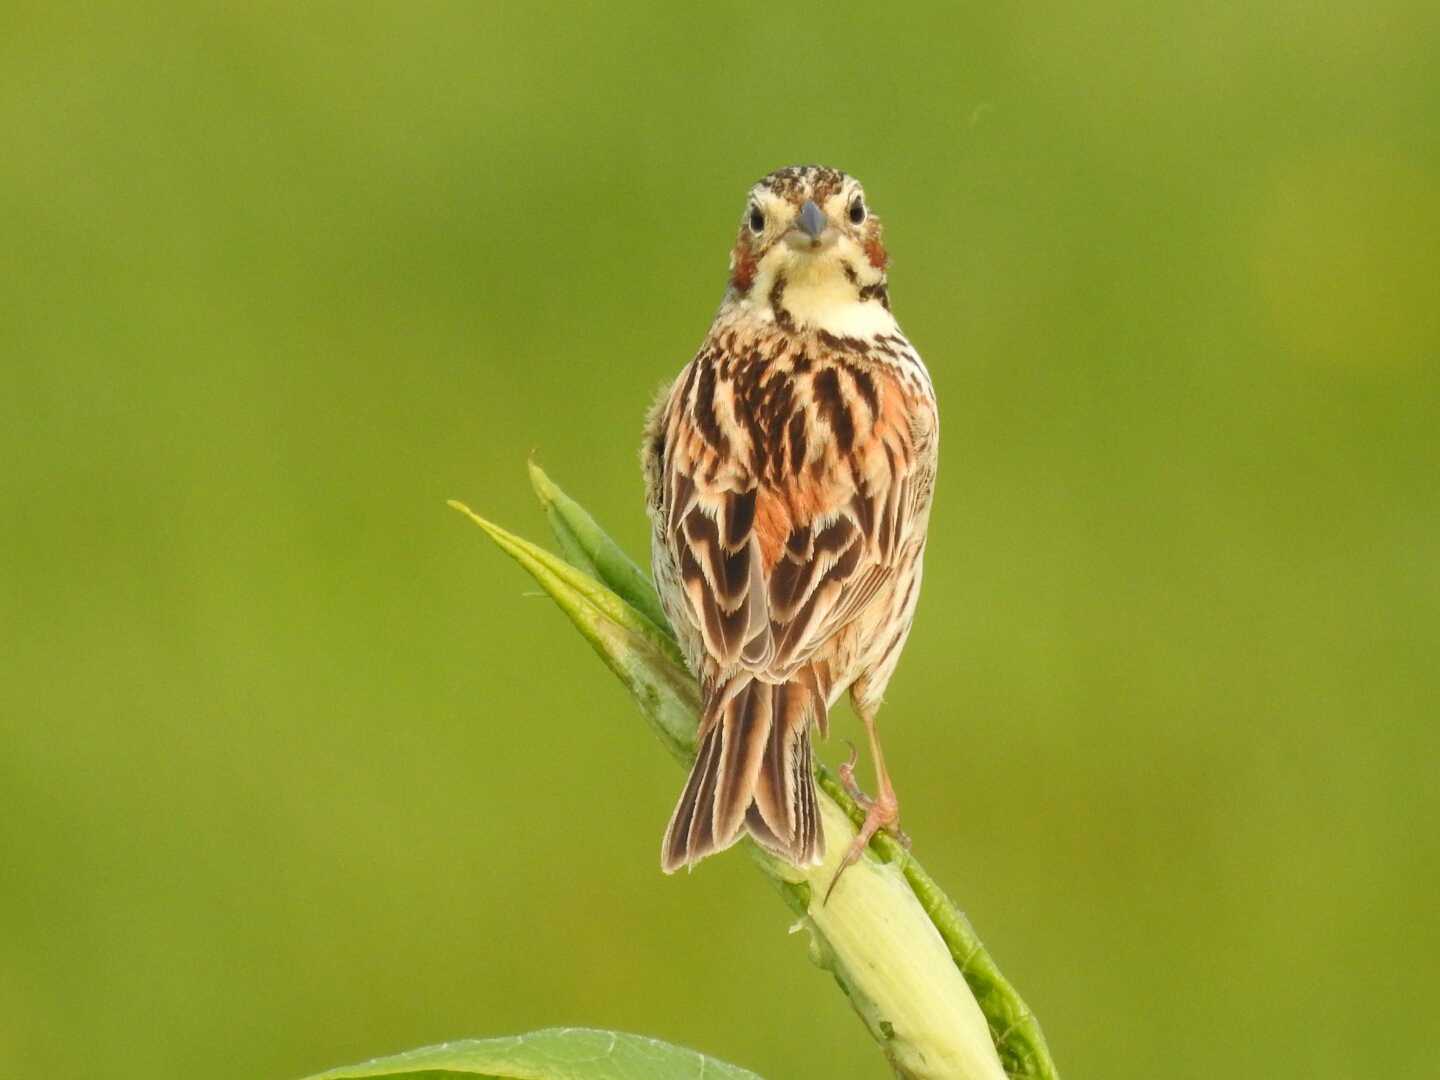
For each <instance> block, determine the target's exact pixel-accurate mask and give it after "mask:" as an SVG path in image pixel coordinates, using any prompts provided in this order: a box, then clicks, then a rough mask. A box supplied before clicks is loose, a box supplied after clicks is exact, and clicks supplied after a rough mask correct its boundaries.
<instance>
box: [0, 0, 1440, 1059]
mask: <svg viewBox="0 0 1440 1080" xmlns="http://www.w3.org/2000/svg"><path fill="white" fill-rule="evenodd" d="M79 8H80V6H79V5H61V6H59V7H58V8H56V7H52V6H51V5H48V4H35V3H14V2H12V3H10V4H7V5H6V8H5V12H4V14H3V16H0V135H3V143H4V146H3V152H0V452H3V470H0V515H3V516H0V632H3V659H0V738H3V745H0V800H3V803H0V1075H4V1076H7V1077H10V1076H13V1077H29V1076H81V1075H87V1076H88V1075H97V1076H113V1077H119V1078H129V1077H136V1078H138V1077H158V1076H207V1077H219V1078H250V1077H289V1076H296V1075H299V1074H302V1073H306V1072H309V1071H311V1070H316V1069H319V1068H321V1067H322V1066H327V1065H332V1064H339V1063H343V1062H347V1061H353V1060H358V1059H361V1058H365V1057H369V1056H371V1055H373V1054H377V1053H381V1052H386V1051H392V1050H398V1049H402V1048H406V1047H409V1046H414V1045H419V1044H422V1043H427V1042H437V1041H441V1040H444V1039H448V1038H454V1037H458V1036H464V1035H481V1034H498V1033H506V1032H514V1031H520V1030H524V1029H528V1028H533V1027H539V1026H545V1025H551V1024H593V1025H604V1026H613V1027H619V1028H624V1029H630V1030H635V1031H639V1032H644V1033H648V1034H653V1035H657V1036H661V1037H664V1038H668V1039H672V1040H676V1041H679V1042H683V1043H686V1044H691V1045H694V1046H696V1047H698V1048H701V1049H704V1050H707V1051H710V1052H712V1053H715V1054H717V1055H719V1056H722V1057H725V1058H728V1059H730V1060H733V1061H735V1062H737V1063H740V1064H743V1065H747V1066H749V1067H751V1068H754V1069H756V1070H758V1071H760V1072H762V1073H764V1074H765V1075H766V1076H767V1077H770V1078H775V1080H778V1078H782V1077H784V1078H789V1077H839V1078H849V1077H861V1078H879V1077H882V1076H884V1075H885V1068H884V1066H883V1063H882V1059H881V1058H880V1056H879V1054H878V1053H877V1052H876V1051H875V1049H874V1048H873V1047H872V1046H871V1045H870V1044H869V1042H868V1040H867V1038H866V1037H865V1035H864V1034H863V1032H862V1029H861V1027H860V1025H859V1024H858V1023H856V1022H855V1020H854V1018H853V1017H852V1016H851V1015H850V1014H849V1012H848V1006H847V1005H846V1004H845V1003H844V1000H843V998H842V997H841V995H840V994H838V993H837V992H835V989H834V987H833V986H831V985H830V984H829V981H828V979H826V978H825V977H823V976H822V975H820V974H819V973H818V972H817V971H816V970H815V969H814V968H812V967H811V966H810V965H809V964H808V963H807V961H806V959H805V946H804V942H803V941H802V940H801V938H800V937H799V936H796V937H787V936H786V933H785V929H786V925H787V923H788V921H789V917H788V913H787V912H786V911H785V910H784V908H783V907H782V906H781V905H780V904H779V903H778V902H777V900H776V898H775V897H774V896H773V895H772V894H771V893H770V891H769V889H768V887H767V886H766V885H765V884H764V883H763V882H762V881H761V879H760V878H759V877H758V876H757V875H756V874H755V873H754V872H753V870H752V869H751V868H750V866H749V865H748V864H747V860H746V859H745V858H744V857H743V855H739V854H737V855H734V856H731V857H725V858H719V859H715V860H713V861H711V862H708V863H706V864H705V865H704V866H703V867H702V868H701V869H700V871H698V872H697V873H695V874H693V875H691V876H688V877H686V876H682V877H679V878H675V879H668V878H664V877H662V876H661V875H660V873H659V870H658V867H657V858H658V856H657V852H658V845H659V839H660V833H661V830H662V828H663V826H664V823H665V820H666V818H667V816H668V814H669V812H670V809H671V806H672V803H673V800H674V799H675V797H676V795H677V793H678V791H679V786H680V783H681V779H682V777H681V774H680V772H679V771H678V770H677V769H676V768H675V766H674V764H673V763H672V762H671V761H670V760H669V759H668V758H667V756H666V755H665V753H664V752H663V751H662V750H661V748H660V746H659V745H658V744H657V743H656V742H655V740H654V739H653V738H651V737H650V735H649V734H648V733H647V731H646V730H645V728H644V726H643V724H642V723H641V722H640V720H639V719H638V716H637V714H636V713H635V711H634V710H633V708H632V706H631V705H630V703H629V702H628V701H627V699H626V698H625V696H624V694H623V692H622V691H621V690H620V688H619V687H618V686H617V685H616V684H615V682H614V680H613V679H612V678H611V677H610V676H609V675H608V674H607V673H606V672H605V671H604V670H603V669H602V668H601V666H600V665H599V664H598V663H597V662H596V661H595V659H594V657H593V656H592V655H591V654H590V652H589V650H588V649H587V648H586V646H585V645H584V644H583V643H582V642H581V641H580V640H579V638H578V637H577V636H576V635H575V634H574V633H573V632H572V631H571V630H570V628H569V627H568V626H567V625H566V624H565V622H564V620H563V619H562V618H561V617H560V616H559V615H558V614H557V613H556V612H555V611H554V610H553V609H552V607H551V606H550V605H549V604H548V603H547V602H546V601H544V600H541V599H536V598H533V596H532V594H533V593H534V591H535V590H534V588H533V586H532V585H531V584H530V583H529V582H528V580H527V579H525V578H524V577H523V576H522V574H521V573H520V572H519V571H518V570H517V569H516V568H515V567H514V566H513V565H512V564H510V563H509V562H508V561H507V560H506V559H505V558H504V557H503V556H502V555H500V554H499V553H498V552H497V551H495V550H494V549H493V548H491V547H490V546H489V545H488V544H487V543H486V542H485V541H484V539H483V537H482V536H481V534H480V533H479V532H478V531H477V530H475V529H474V528H473V527H471V526H469V525H467V524H466V523H465V522H464V521H462V520H461V519H460V518H459V517H458V516H457V515H455V514H454V513H452V512H451V511H449V510H447V509H446V508H445V506H444V504H443V500H444V499H445V498H446V497H450V496H456V497H460V498H464V499H466V500H467V501H469V502H471V503H472V504H474V505H475V506H476V507H477V508H480V509H482V510H483V511H485V512H487V513H489V514H490V515H492V516H493V517H494V518H495V519H497V520H498V521H500V522H502V523H505V524H507V525H509V526H511V527H513V528H517V529H518V530H520V531H521V532H523V533H527V534H529V535H531V536H535V537H542V536H544V534H545V528H544V523H543V519H542V518H541V516H540V514H539V513H538V511H537V510H536V509H535V507H534V505H533V503H532V499H531V496H530V493H529V490H528V486H527V483H526V478H525V474H524V462H525V459H526V456H527V455H528V454H530V453H531V452H532V451H534V452H535V453H536V454H537V455H538V458H539V460H540V461H542V462H543V463H544V464H545V466H546V467H547V468H548V469H549V470H550V471H551V473H552V475H554V476H555V478H556V479H557V480H558V481H559V482H560V483H562V484H564V485H565V486H566V487H568V488H569V489H570V490H571V491H572V492H573V493H574V494H575V495H576V496H577V497H579V498H580V499H581V500H582V501H584V502H585V503H586V504H587V505H588V506H590V508H591V509H592V510H593V511H594V512H595V513H596V514H597V516H599V517H600V518H601V519H602V520H603V521H604V522H605V523H606V524H608V525H609V526H610V527H611V529H612V530H613V531H614V532H615V533H616V535H617V536H618V537H620V538H621V539H622V540H624V541H625V542H626V543H627V544H628V545H629V546H630V547H631V548H632V550H634V551H635V552H636V553H637V554H638V553H642V552H643V551H644V550H645V544H646V539H645V537H646V533H645V524H644V520H643V514H642V511H641V501H640V485H639V478H638V475H637V465H636V444H637V439H638V430H639V424H640V420H641V416H642V414H643V412H644V409H645V407H646V405H647V403H648V401H649V400H650V397H651V395H652V393H653V392H654V390H655V388H656V387H657V386H658V385H659V384H660V383H661V382H662V381H663V380H666V379H668V378H670V377H671V376H672V375H673V373H674V372H676V371H677V370H678V369H679V367H680V366H681V365H682V364H683V363H684V362H685V360H686V359H688V357H689V355H690V354H691V352H692V351H693V349H694V348H695V346H696V345H697V344H698V342H699V340H700V338H701V336H702V334H703V333H704V330H705V328H706V326H707V325H708V321H709V318H710V316H711V314H712V312H713V310H714V307H715V305H716V304H717V302H718V300H719V297H720V292H721V289H722V285H723V280H724V275H725V261H726V255H727V251H728V247H729V245H730V243H731V240H732V236H733V231H734V229H735V227H736V224H737V222H738V220H739V215H740V213H741V211H742V209H743V198H744V193H745V190H746V188H747V186H748V185H749V184H750V183H751V182H752V181H753V180H754V179H755V178H756V177H758V176H760V175H761V174H763V173H765V172H767V171H769V170H770V169H772V168H774V167H777V166H779V165H782V164H787V163H791V162H796V161H823V162H826V163H830V164H835V165H838V166H841V167H843V168H845V169H847V170H849V171H851V172H853V173H855V174H856V175H858V176H860V177H861V178H862V179H863V180H864V181H865V183H866V185H867V188H868V190H869V193H870V197H871V201H872V203H873V204H874V206H875V208H876V209H877V211H878V212H879V213H880V214H881V215H882V216H883V217H884V218H885V219H886V222H887V225H888V237H889V241H890V247H891V251H892V254H893V257H894V265H893V273H892V287H893V295H894V298H895V303H896V309H897V312H898V314H899V315H900V318H901V321H902V322H903V324H904V326H905V328H906V330H907V331H908V332H909V334H910V336H911V337H912V338H913V340H914V341H915V342H916V343H917V344H918V346H919V347H920V349H921V350H922V352H923V354H924V355H925V357H926V359H927V360H928V362H929V365H930V368H931V370H932V372H933V373H934V375H935V380H936V383H937V386H938V390H939V394H940V399H941V405H942V412H943V416H944V430H945V436H944V444H943V446H944V455H943V465H942V469H941V478H940V490H939V495H938V502H937V508H936V512H935V517H934V520H933V526H932V541H931V546H930V552H929V562H928V567H927V577H926V586H927V587H926V593H925V597H924V601H923V603H922V605H921V613H920V619H919V622H918V625H917V629H916V632H915V634H914V635H913V637H912V638H911V645H910V648H909V651H908V654H907V656H906V659H905V661H904V663H903V664H902V665H901V668H900V673H899V675H898V677H897V678H896V680H895V682H894V684H893V686H892V690H891V693H890V701H889V705H888V707H887V711H886V713H885V714H884V717H885V721H884V723H885V727H886V730H887V731H888V732H889V736H890V737H889V742H888V752H889V754H890V755H891V760H892V764H893V769H894V772H895V775H896V777H897V784H898V786H899V790H900V794H901V798H902V801H903V802H904V807H905V822H906V825H907V827H908V828H909V830H910V832H911V833H912V835H913V836H914V837H915V840H916V844H917V850H918V851H919V852H920V853H921V854H922V855H923V857H924V858H925V859H926V861H927V864H928V866H929V867H930V868H931V870H932V871H933V872H934V873H935V874H936V876H937V877H938V878H939V879H940V880H941V881H942V882H944V883H945V884H946V885H947V886H948V887H949V888H950V889H951V891H952V892H953V894H954V895H955V896H956V898H957V899H958V901H959V902H960V903H961V905H962V906H963V907H965V908H966V909H967V910H968V911H969V913H970V914H971V916H972V918H973V920H974V922H975V924H976V926H977V927H978V929H979V930H980V933H981V934H982V936H983V937H984V938H985V940H986V941H987V943H988V944H989V946H990V947H991V949H992V951H993V953H994V954H995V956H996V957H997V959H998V960H999V962H1000V964H1001V965H1002V967H1003V968H1004V969H1005V971H1006V973H1007V974H1008V975H1009V976H1010V977H1011V978H1012V979H1013V980H1014V981H1015V982H1016V983H1017V984H1018V985H1019V987H1020V988H1021V990H1022V992H1023V993H1024V994H1025V996H1026V997H1027V999H1028V1001H1029V1002H1030V1004H1031V1005H1032V1006H1033V1007H1034V1008H1035V1009H1036V1011H1037V1012H1038V1014H1039V1016H1040V1018H1041V1020H1042V1021H1043V1024H1044V1026H1045V1029H1046V1032H1047V1034H1048V1035H1049V1038H1050V1042H1051V1044H1052V1047H1053V1049H1054V1051H1055V1053H1056V1056H1057V1059H1058V1061H1059V1063H1060V1065H1061V1067H1062V1070H1063V1071H1064V1072H1065V1074H1066V1075H1067V1076H1068V1077H1071V1078H1079V1077H1106V1078H1116V1077H1137V1078H1139V1077H1144V1078H1153V1077H1161V1076H1185V1077H1216V1076H1229V1075H1252V1074H1256V1075H1258V1074H1262V1073H1263V1074H1264V1075H1267V1076H1295V1077H1347V1078H1348V1077H1356V1076H1385V1077H1390V1078H1395V1077H1411V1076H1422V1075H1426V1076H1429V1075H1433V1067H1434V1065H1433V1050H1432V1048H1431V1046H1430V1043H1431V1042H1432V1038H1431V1036H1432V1035H1433V1030H1434V1017H1435V1014H1436V1011H1437V1009H1440V988H1437V985H1436V972H1437V969H1440V920H1437V919H1436V917H1435V906H1436V890H1437V885H1440V832H1437V822H1440V784H1437V775H1436V772H1437V761H1440V733H1437V725H1436V711H1437V710H1436V701H1437V690H1440V676H1437V669H1436V659H1435V655H1434V654H1435V645H1436V641H1437V631H1440V499H1437V486H1440V454H1437V435H1436V425H1437V418H1440V411H1437V409H1440V373H1437V354H1440V288H1437V282H1440V142H1437V131H1440V127H1437V121H1436V118H1437V116H1440V75H1437V68H1436V65H1435V43H1436V40H1437V35H1440V16H1437V14H1436V8H1435V5H1433V4H1432V3H1428V2H1417V3H1413V4H1406V3H1384V2H1382V3H1380V4H1359V3H1356V4H1350V5H1340V4H1335V5H1317V4H1304V3H1295V2H1286V3H1260V4H1243V3H1230V4H1223V3H1222V4H1166V5H1153V4H1142V3H1124V2H1120V0H1099V2H1098V3H1093V4H1087V5H1059V4H1026V5H1017V6H1014V7H1005V8H1001V7H990V8H983V9H978V8H977V9H968V10H960V9H954V8H952V7H950V6H949V5H941V4H935V5H931V6H919V5H917V6H913V7H908V6H907V7H906V8H904V9H895V10H891V11H889V12H886V11H884V10H883V8H884V5H876V4H863V5H843V4H831V5H826V6H824V7H823V8H808V9H807V8H801V7H789V6H786V5H783V4H773V3H772V4H765V5H755V4H738V3H727V4H719V3H716V4H710V5H706V6H705V7H703V8H697V9H694V10H690V11H684V12H682V11H681V10H680V9H677V8H676V6H674V5H670V4H661V3H651V4H642V3H615V4H608V5H595V6H570V5H565V6H560V5H554V6H551V5H534V4H526V5H520V4H511V5H495V4H485V3H449V4H439V3H431V4H410V5H399V4H395V5H379V6H363V7H359V6H352V5H342V4H314V5H303V10H297V8H296V6H295V5H290V4H278V3H269V4H247V5H213V6H212V7H211V9H210V10H203V9H202V8H201V7H200V6H197V5H173V6H168V5H158V6H134V5H131V6H127V7H125V8H123V9H121V8H114V9H107V10H105V11H103V12H102V11H98V10H85V11H82V10H79ZM1082 8H1083V10H1082ZM852 723H853V722H852V720H851V719H850V718H849V717H848V716H844V717H841V718H840V720H839V731H840V733H841V734H842V735H848V734H852V733H853V731H854V728H853V726H852ZM822 753H823V756H824V757H825V758H826V759H827V760H830V761H834V760H836V759H837V758H838V757H839V756H840V755H841V754H842V753H843V746H841V745H840V744H837V743H836V742H835V741H833V740H832V742H831V743H830V744H829V745H828V746H826V747H824V749H823V751H822Z"/></svg>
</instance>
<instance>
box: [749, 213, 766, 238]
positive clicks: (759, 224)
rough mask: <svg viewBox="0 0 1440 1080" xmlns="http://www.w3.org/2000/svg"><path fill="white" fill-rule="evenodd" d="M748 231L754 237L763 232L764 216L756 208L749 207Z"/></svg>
mask: <svg viewBox="0 0 1440 1080" xmlns="http://www.w3.org/2000/svg"><path fill="white" fill-rule="evenodd" d="M750 231H751V232H753V233H754V234H755V235H756V236H759V235H760V234H761V233H762V232H764V231H765V215H764V214H762V213H761V212H760V208H759V207H758V206H752V207H750Z"/></svg>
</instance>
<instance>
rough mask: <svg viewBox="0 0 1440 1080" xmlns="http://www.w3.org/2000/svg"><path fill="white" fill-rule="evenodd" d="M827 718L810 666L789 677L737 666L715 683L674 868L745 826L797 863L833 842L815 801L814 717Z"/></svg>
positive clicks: (681, 817) (669, 837)
mask: <svg viewBox="0 0 1440 1080" xmlns="http://www.w3.org/2000/svg"><path fill="white" fill-rule="evenodd" d="M812 722H814V723H817V724H819V725H821V728H822V730H823V727H824V723H825V695H824V692H823V690H822V688H821V686H820V684H819V683H818V682H817V680H816V678H815V673H814V672H812V671H810V670H808V669H806V670H802V671H800V672H798V673H797V674H796V675H795V676H794V677H792V680H791V681H789V682H784V683H766V682H761V681H760V680H758V679H755V678H753V677H752V676H750V675H749V674H744V675H737V676H735V678H733V679H731V680H730V681H729V682H726V683H724V684H722V685H720V686H718V687H716V688H715V690H714V692H713V693H712V694H711V695H710V696H709V700H707V701H706V703H705V713H704V716H703V717H702V719H701V721H700V731H699V743H700V749H699V752H698V753H697V754H696V756H695V764H694V766H693V767H692V768H691V770H690V779H689V780H688V781H686V783H685V790H684V791H683V792H681V794H680V802H679V804H678V805H676V807H675V813H674V814H673V815H672V816H671V818H670V825H669V827H668V828H667V829H666V830H665V840H664V842H663V844H662V845H661V848H660V866H661V869H663V870H664V871H665V872H666V873H667V874H669V873H673V872H674V871H676V870H678V869H680V867H682V866H693V865H695V864H696V863H697V862H699V861H700V860H701V859H703V858H705V856H707V855H713V854H714V853H715V852H717V851H723V850H724V849H725V848H727V847H729V846H730V845H731V844H733V843H735V841H736V840H738V839H740V834H741V832H742V831H748V832H749V833H750V835H751V836H753V837H754V838H755V840H756V842H757V843H759V844H760V846H761V847H764V848H767V849H768V850H770V851H772V852H774V853H775V854H776V855H779V856H780V857H781V858H783V859H786V860H788V861H789V862H791V863H793V864H795V865H796V866H805V865H811V864H814V863H818V862H819V861H820V856H821V855H822V854H823V853H824V850H825V836H824V833H823V831H822V830H821V828H820V822H819V809H818V807H817V806H816V801H815V778H814V774H813V772H812V762H811V756H810V725H811V723H812Z"/></svg>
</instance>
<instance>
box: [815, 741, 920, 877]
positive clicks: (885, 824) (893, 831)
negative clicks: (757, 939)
mask: <svg viewBox="0 0 1440 1080" xmlns="http://www.w3.org/2000/svg"><path fill="white" fill-rule="evenodd" d="M853 760H854V759H853V758H852V759H851V770H850V771H852V772H853ZM844 768H845V767H844V766H842V770H843V769H844ZM841 777H842V783H843V782H844V777H845V772H844V771H842V772H841ZM852 783H853V780H852ZM846 790H847V791H849V790H850V788H849V785H848V784H847V785H846ZM858 792H859V789H858V788H857V789H856V791H855V792H851V798H854V799H855V801H856V802H861V800H862V798H863V800H864V802H863V803H862V805H864V804H868V808H867V809H866V811H865V821H864V822H863V823H862V824H861V826H860V831H859V832H858V833H857V834H856V835H855V840H854V842H853V843H852V844H851V845H850V849H849V850H848V851H846V852H845V857H844V858H843V859H841V860H840V865H839V867H837V868H836V870H835V876H834V877H833V878H831V879H830V887H829V888H828V889H826V890H825V902H829V900H830V894H831V893H833V892H834V891H835V886H836V885H838V884H839V883H840V875H841V874H843V873H845V871H846V870H847V869H849V868H850V867H852V866H854V865H855V864H856V863H857V862H859V861H860V856H861V854H863V853H864V851H865V848H866V847H867V846H868V845H869V843H870V841H871V839H872V838H873V837H874V836H875V834H876V833H877V832H879V831H880V830H881V829H884V830H885V831H886V832H887V833H889V834H890V835H892V836H894V837H895V839H896V840H897V841H898V842H899V843H900V844H901V845H903V846H904V847H905V849H906V850H907V851H908V850H909V849H910V837H908V836H906V835H905V833H904V832H903V831H902V830H901V828H900V803H899V801H898V800H897V799H896V798H895V792H894V791H893V790H892V789H890V788H889V787H888V786H887V787H885V788H882V789H881V791H880V794H879V795H878V796H877V797H875V798H874V799H871V798H869V797H868V796H863V795H857V793H858Z"/></svg>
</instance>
